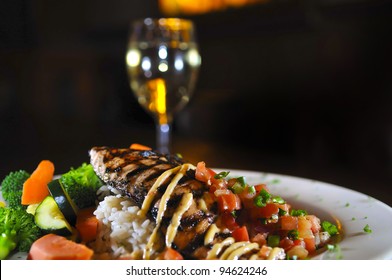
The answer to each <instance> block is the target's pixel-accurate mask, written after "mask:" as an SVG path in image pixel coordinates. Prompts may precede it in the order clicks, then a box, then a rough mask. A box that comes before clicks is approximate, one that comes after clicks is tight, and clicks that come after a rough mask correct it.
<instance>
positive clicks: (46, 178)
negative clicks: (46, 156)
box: [21, 160, 54, 205]
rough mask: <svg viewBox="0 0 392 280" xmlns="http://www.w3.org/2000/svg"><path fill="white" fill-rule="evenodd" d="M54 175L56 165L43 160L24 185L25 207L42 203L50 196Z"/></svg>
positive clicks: (23, 200) (23, 201) (23, 199)
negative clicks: (50, 183)
mask: <svg viewBox="0 0 392 280" xmlns="http://www.w3.org/2000/svg"><path fill="white" fill-rule="evenodd" d="M53 175H54V164H53V163H52V162H51V161H50V160H42V161H41V162H40V163H39V164H38V166H37V168H36V169H35V170H34V172H33V173H32V174H31V175H30V177H29V178H28V179H27V180H26V181H25V182H24V184H23V191H22V201H21V203H22V204H23V205H30V204H36V203H40V202H41V201H42V200H43V199H44V198H45V197H47V196H48V195H49V189H48V183H49V182H50V181H52V179H53Z"/></svg>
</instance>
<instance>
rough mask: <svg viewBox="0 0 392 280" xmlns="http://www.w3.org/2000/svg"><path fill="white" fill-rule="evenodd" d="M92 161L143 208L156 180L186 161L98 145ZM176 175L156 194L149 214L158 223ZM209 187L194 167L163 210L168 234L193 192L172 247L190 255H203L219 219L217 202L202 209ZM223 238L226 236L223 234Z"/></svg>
mask: <svg viewBox="0 0 392 280" xmlns="http://www.w3.org/2000/svg"><path fill="white" fill-rule="evenodd" d="M89 153H90V162H91V164H92V166H93V167H94V170H95V172H96V174H97V175H98V176H99V177H100V178H101V179H102V180H103V181H104V182H105V183H107V184H109V185H111V186H112V187H114V188H115V189H117V190H119V191H120V192H121V193H122V194H123V195H124V196H128V197H129V198H130V199H132V200H133V201H134V202H135V203H136V204H137V205H138V206H139V208H141V207H142V206H143V202H144V200H145V198H146V196H147V194H148V193H149V191H150V190H151V188H152V187H153V185H154V183H155V182H156V180H157V179H158V178H159V177H160V176H161V175H162V174H163V173H164V172H165V171H168V170H171V169H172V168H175V167H179V166H181V165H182V164H183V163H184V162H183V161H182V160H181V159H180V158H177V157H173V156H166V155H165V156H164V155H161V154H158V153H156V152H153V151H140V150H131V149H118V148H110V147H94V148H92V149H91V150H90V152H89ZM171 179H172V176H171V177H168V178H167V180H165V182H163V183H162V184H161V185H160V187H159V188H158V190H157V192H156V193H155V195H154V197H153V200H152V203H151V204H150V205H151V207H150V208H149V209H148V210H147V217H148V218H150V219H153V220H154V221H155V222H157V214H158V212H159V205H160V202H161V198H162V196H163V195H164V193H165V190H166V188H167V187H168V185H169V183H170V182H171ZM207 191H208V189H207V187H206V186H205V185H204V184H203V183H202V182H200V181H197V180H196V179H195V172H194V170H188V171H187V172H186V173H185V176H183V177H182V178H181V179H180V181H179V182H178V184H177V185H176V186H175V188H174V190H173V192H172V193H171V195H170V199H169V200H168V202H167V207H166V209H165V211H164V213H163V217H162V222H161V227H160V231H161V232H162V235H165V234H166V231H167V228H168V226H169V224H170V221H171V219H172V217H173V215H174V214H175V211H176V209H177V208H178V207H179V205H180V203H181V200H182V198H183V197H184V196H185V195H186V194H188V195H189V194H191V196H192V199H191V200H190V202H189V204H190V205H189V206H188V208H187V210H186V211H185V213H184V214H183V215H182V217H181V219H180V222H179V228H178V231H177V232H176V235H175V237H174V240H173V242H172V244H171V245H172V247H173V248H175V249H177V250H178V251H180V252H181V253H182V254H183V255H184V256H185V257H186V258H203V257H205V256H206V253H207V250H208V248H205V249H202V248H203V247H204V236H205V233H206V230H207V229H208V228H209V226H210V225H211V224H212V223H213V222H214V221H215V218H216V213H215V212H216V204H215V203H208V202H206V203H207V205H205V207H203V208H204V210H202V209H200V206H199V204H200V199H202V197H203V194H204V193H205V192H207ZM222 237H224V236H223V235H222Z"/></svg>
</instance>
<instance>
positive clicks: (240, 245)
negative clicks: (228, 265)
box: [207, 237, 260, 260]
mask: <svg viewBox="0 0 392 280" xmlns="http://www.w3.org/2000/svg"><path fill="white" fill-rule="evenodd" d="M259 249H260V247H259V244H257V243H255V242H248V241H241V242H235V240H234V238H233V237H228V238H226V239H225V240H223V241H222V242H220V243H216V244H214V246H212V248H211V250H210V251H209V252H208V254H207V259H209V260H210V259H216V258H218V257H219V259H220V260H237V259H239V258H240V257H241V256H242V255H245V254H246V253H248V252H252V251H258V250H259ZM221 253H222V254H221ZM219 255H220V256H219ZM250 259H253V260H255V259H258V255H257V254H253V255H252V256H251V257H250Z"/></svg>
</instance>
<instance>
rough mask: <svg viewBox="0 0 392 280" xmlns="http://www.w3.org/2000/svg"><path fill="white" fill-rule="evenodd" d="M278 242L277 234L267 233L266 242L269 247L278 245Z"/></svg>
mask: <svg viewBox="0 0 392 280" xmlns="http://www.w3.org/2000/svg"><path fill="white" fill-rule="evenodd" d="M279 242H280V237H279V235H268V237H267V244H268V246H270V247H278V246H279Z"/></svg>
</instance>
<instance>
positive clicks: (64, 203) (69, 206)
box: [48, 179, 78, 226]
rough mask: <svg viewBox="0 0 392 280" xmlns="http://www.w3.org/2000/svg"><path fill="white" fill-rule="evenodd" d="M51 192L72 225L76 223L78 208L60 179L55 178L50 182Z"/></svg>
mask: <svg viewBox="0 0 392 280" xmlns="http://www.w3.org/2000/svg"><path fill="white" fill-rule="evenodd" d="M48 188H49V192H50V194H51V195H52V197H53V198H54V200H55V201H56V203H57V205H58V206H59V208H60V210H61V212H62V213H63V215H64V217H65V218H66V219H67V221H68V223H70V224H71V225H72V226H75V224H76V214H77V213H78V208H77V207H76V205H75V204H74V202H73V201H72V200H71V199H70V198H69V196H68V194H67V192H66V191H65V190H64V188H63V186H62V185H61V182H60V180H59V179H56V180H53V181H51V182H50V183H49V184H48Z"/></svg>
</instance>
